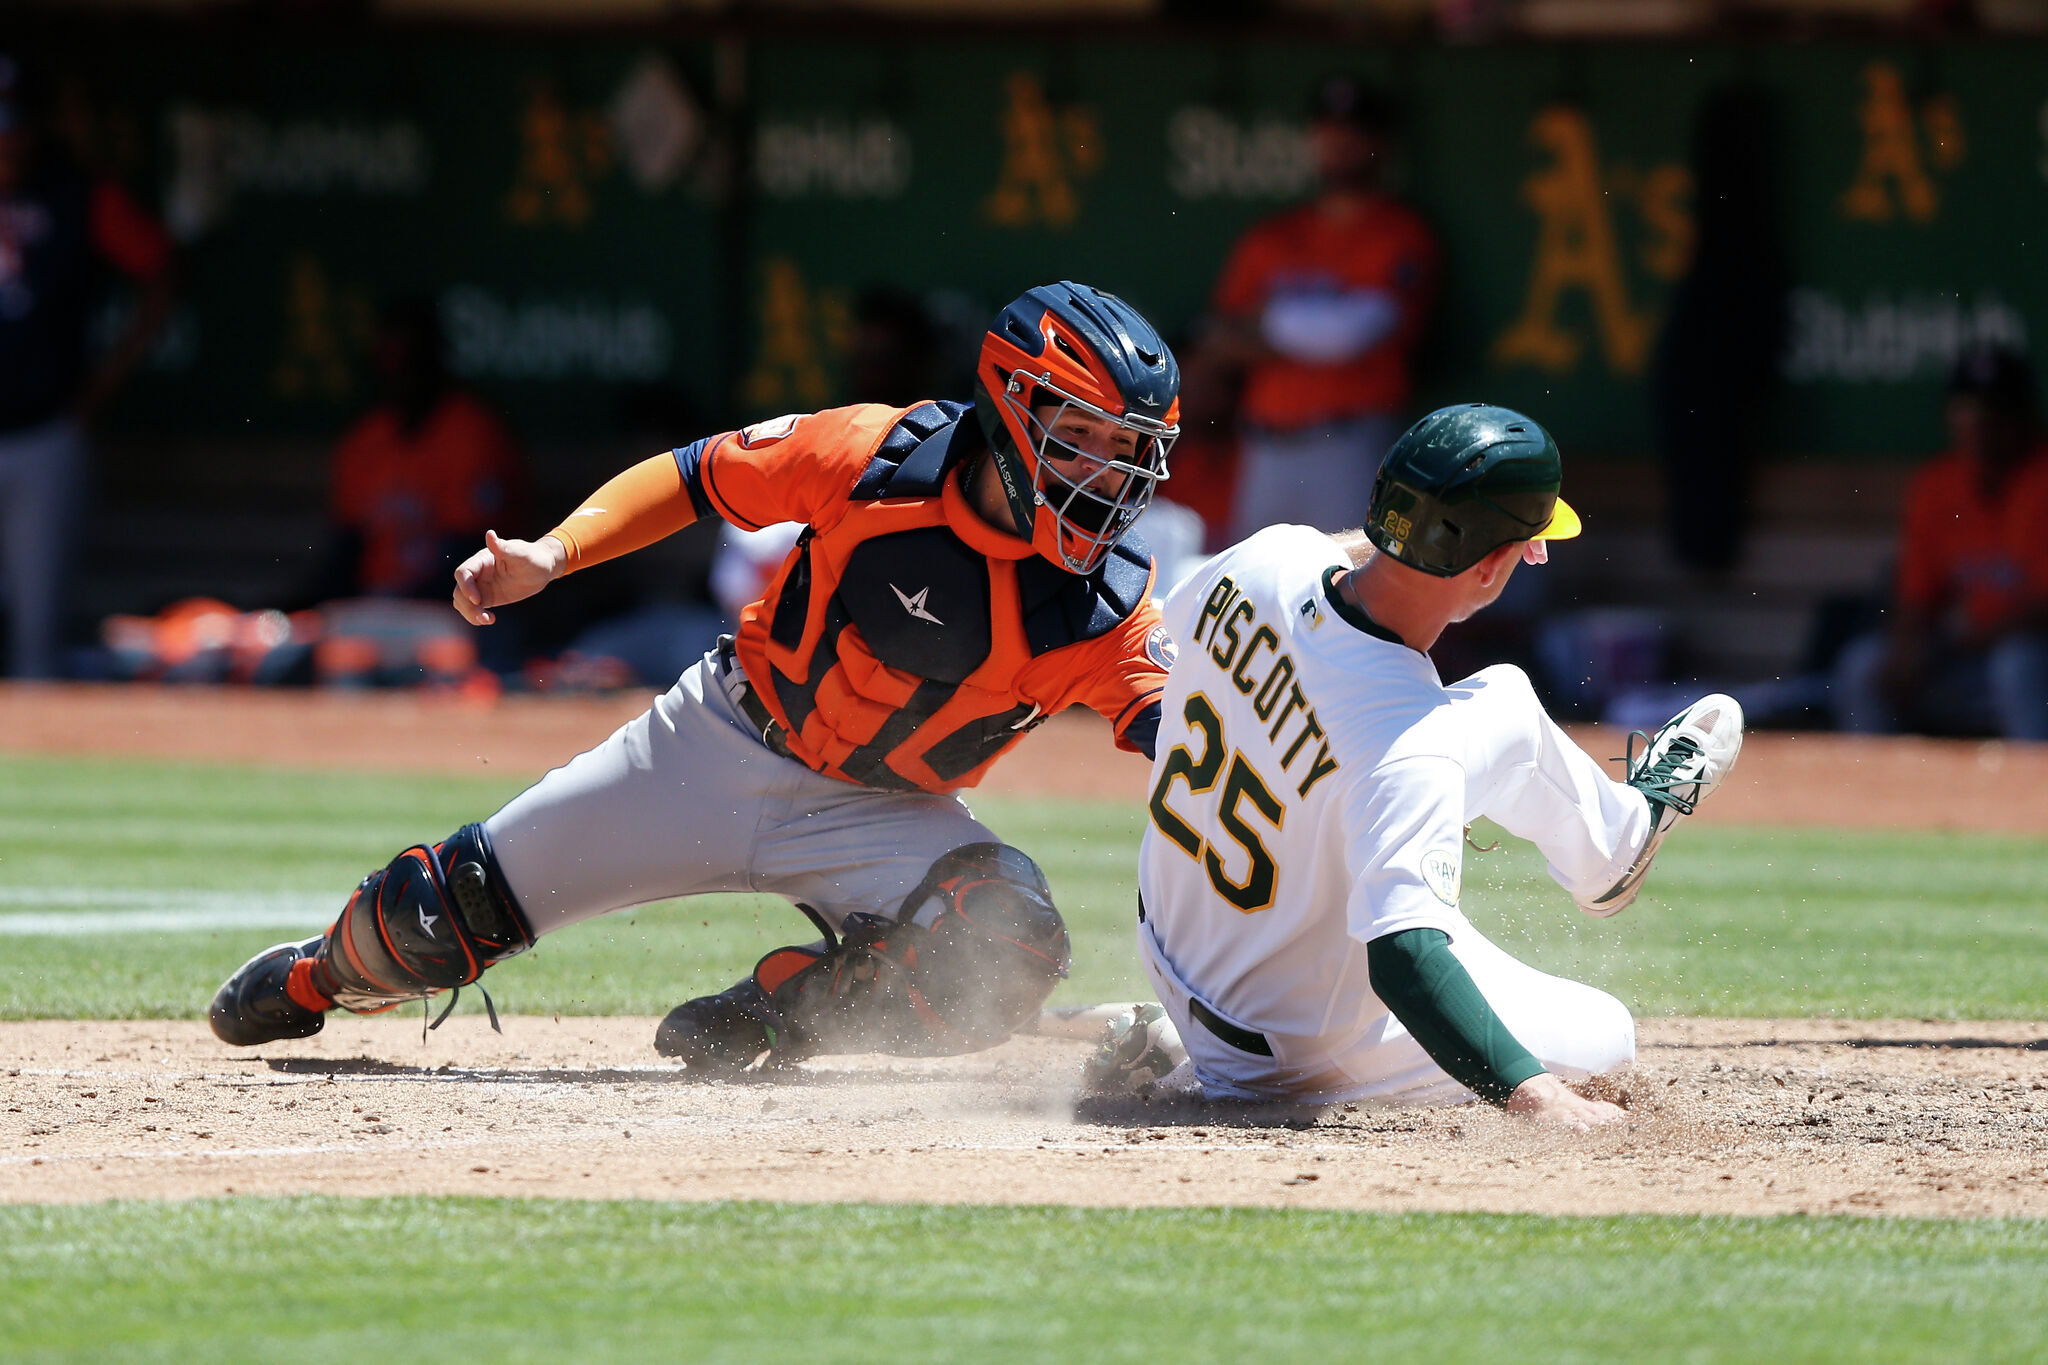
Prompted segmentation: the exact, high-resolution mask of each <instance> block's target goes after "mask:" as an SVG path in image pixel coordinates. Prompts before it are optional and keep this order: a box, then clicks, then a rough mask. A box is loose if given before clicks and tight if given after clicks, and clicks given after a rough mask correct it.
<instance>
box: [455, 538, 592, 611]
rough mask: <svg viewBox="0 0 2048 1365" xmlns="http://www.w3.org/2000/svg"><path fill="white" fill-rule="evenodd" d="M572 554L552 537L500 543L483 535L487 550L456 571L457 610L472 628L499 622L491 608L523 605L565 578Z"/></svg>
mask: <svg viewBox="0 0 2048 1365" xmlns="http://www.w3.org/2000/svg"><path fill="white" fill-rule="evenodd" d="M568 559H569V552H568V550H566V549H565V548H563V546H562V542H561V541H559V540H556V539H555V538H554V537H553V536H542V537H541V538H540V539H539V540H500V539H499V538H498V533H497V532H496V531H486V532H484V547H483V549H481V550H478V551H477V552H476V553H475V554H473V555H471V556H470V557H469V558H468V559H465V560H463V561H462V563H461V564H459V565H457V566H456V569H455V599H454V600H455V610H457V611H459V612H461V613H462V619H463V620H465V621H467V622H469V623H470V624H471V625H473V626H487V625H490V624H491V623H492V622H493V621H495V620H497V619H498V614H497V613H496V612H494V611H492V610H491V608H492V607H502V606H504V605H505V604H506V603H508V602H521V601H524V600H525V599H527V598H529V597H531V596H533V595H534V594H535V593H537V592H539V591H540V590H541V589H542V588H545V587H546V586H547V585H548V584H550V583H552V582H554V581H555V580H556V579H557V578H560V577H561V576H562V566H563V565H564V564H565V563H567V562H568Z"/></svg>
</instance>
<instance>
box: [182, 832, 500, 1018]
mask: <svg viewBox="0 0 2048 1365" xmlns="http://www.w3.org/2000/svg"><path fill="white" fill-rule="evenodd" d="M532 946H533V933H532V931H531V930H530V929H529V928H528V926H527V921H526V916H525V915H524V914H523V913H521V911H520V909H519V903H518V901H517V900H516V899H515V898H514V897H513V894H512V889H511V887H510V886H509V885H507V883H506V881H505V877H504V874H503V873H502V872H501V871H500V870H499V868H498V860H497V858H496V857H495V856H494V855H493V853H492V851H491V845H490V840H489V838H488V837H487V836H486V835H485V833H484V827H483V826H482V825H464V826H463V827H462V828H461V829H459V830H457V831H456V832H455V833H454V834H452V835H450V836H449V837H448V838H447V839H445V840H444V841H442V842H441V843H439V844H436V845H434V846H433V847H432V848H429V847H427V846H426V845H424V844H420V845H415V846H414V847H412V848H409V849H407V850H405V852H403V853H401V854H399V855H398V856H397V857H396V858H393V859H392V860H391V862H390V863H389V864H388V865H387V866H385V867H383V868H381V869H379V870H378V871H376V872H373V873H371V874H370V875H369V876H368V877H365V878H364V879H363V883H362V885H360V886H358V887H357V888H356V890H355V894H354V895H352V896H350V897H349V901H348V904H347V905H345V906H343V907H342V911H341V916H340V918H338V919H336V920H335V922H334V924H333V926H332V927H331V928H329V929H328V931H327V932H326V934H324V935H322V936H321V937H319V938H313V939H307V940H306V941H305V942H303V943H284V944H279V945H278V946H277V947H275V948H271V949H269V950H267V951H265V952H262V953H259V954H257V955H256V956H255V957H253V958H251V959H250V960H249V961H248V962H247V963H245V964H243V966H242V968H241V970H240V971H237V972H236V973H235V974H234V975H233V976H231V977H229V978H228V979H227V982H226V984H224V985H223V986H222V987H221V988H220V991H219V992H218V993H217V994H216V995H215V996H214V998H213V1007H212V1009H211V1010H210V1011H209V1012H208V1017H209V1019H210V1021H211V1022H212V1024H213V1031H214V1034H215V1036H216V1037H218V1038H219V1039H220V1040H221V1041H222V1042H224V1043H232V1044H234V1045H236V1046H238V1047H253V1046H255V1045H256V1044H258V1043H268V1042H274V1041H276V1040H278V1039H280V1038H304V1037H307V1036H308V1035H310V1034H314V1033H318V1032H319V1031H320V1027H321V1023H322V1021H323V1016H324V1015H325V1014H326V1012H327V1011H328V1010H330V1009H334V1008H336V1007H339V1008H342V1009H346V1010H351V1011H354V1012H356V1013H359V1014H373V1013H376V1012H377V1011H379V1010H386V1009H390V1008H391V1007H392V1006H394V1005H397V1004H400V1003H402V1002H404V1001H407V1000H421V999H425V998H426V997H427V996H430V995H434V994H437V993H438V992H441V991H444V990H453V989H456V988H457V987H461V986H467V985H469V984H470V983H471V982H473V981H475V980H476V979H477V978H478V977H479V976H481V975H482V974H483V971H484V968H486V967H488V966H490V965H491V964H492V963H494V962H500V961H503V960H504V959H505V958H508V957H511V956H513V955H514V954H517V953H522V952H524V951H526V949H528V948H530V947H532ZM450 1003H451V1004H452V1003H453V1002H452V1001H451V1002H450ZM493 1013H494V1015H495V1011H494V1012H493ZM493 1022H495V1018H494V1020H493Z"/></svg>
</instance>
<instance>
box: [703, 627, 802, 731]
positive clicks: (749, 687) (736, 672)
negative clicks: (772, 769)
mask: <svg viewBox="0 0 2048 1365" xmlns="http://www.w3.org/2000/svg"><path fill="white" fill-rule="evenodd" d="M718 673H719V682H720V684H721V685H723V686H724V688H725V695H726V696H727V697H729V698H731V699H732V704H733V705H734V706H735V707H736V708H738V710H739V713H740V714H741V715H743V716H745V717H746V718H747V724H749V725H751V726H753V727H754V733H755V734H756V735H757V736H759V737H760V740H761V743H762V744H763V745H764V746H765V747H766V748H767V749H768V751H769V752H770V753H773V754H777V755H780V756H781V757H783V758H787V759H790V760H792V761H794V762H798V763H801V762H803V760H802V759H800V758H797V756H796V755H795V754H794V753H792V752H791V751H790V748H789V738H788V736H787V734H786V733H785V732H784V731H783V728H782V726H781V724H780V723H779V722H778V721H777V720H776V719H775V717H774V716H772V715H770V714H769V713H768V708H767V707H766V706H764V705H763V704H762V703H761V698H760V697H759V696H757V695H755V692H754V685H753V684H752V683H750V682H748V681H747V674H746V670H745V669H742V668H741V667H740V666H739V656H738V652H737V651H736V650H735V649H734V648H733V639H732V636H730V635H721V636H719V637H718Z"/></svg>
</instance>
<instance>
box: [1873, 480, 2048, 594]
mask: <svg viewBox="0 0 2048 1365" xmlns="http://www.w3.org/2000/svg"><path fill="white" fill-rule="evenodd" d="M1898 594H1899V604H1900V605H1901V606H1903V607H1907V608H1912V609H1916V610H1921V611H1929V612H1941V611H1946V610H1954V611H1955V612H1956V613H1957V614H1958V615H1959V616H1960V618H1961V620H1962V622H1963V624H1964V625H1965V626H1967V627H1968V628H1970V629H1972V630H1976V631H1987V632H1995V631H1997V630H1999V629H2001V628H2003V627H2005V626H2009V625H2011V624H2013V623H2014V622H2015V621H2016V620H2017V619H2018V617H2019V616H2020V614H2021V613H2022V612H2023V611H2025V610H2026V609H2027V608H2028V607H2030V606H2040V605H2048V445H2044V446H2041V447H2039V448H2037V449H2036V450H2035V451H2034V453H2033V454H2032V455H2030V456H2028V457H2027V459H2026V462H2025V463H2024V464H2022V465H2021V466H2020V468H2018V469H2017V470H2015V471H2013V473H2012V475H2011V477H2010V478H2009V479H2008V480H2007V481H2006V484H2005V486H2004V487H2003V488H2002V489H2000V490H1999V491H1998V492H1997V494H1995V495H1994V496H1993V497H1992V498H1990V499H1986V498H1985V497H1984V495H1983V492H1982V490H1981V489H1980V487H1979V485H1978V481H1977V461H1976V460H1975V458H1974V457H1972V456H1969V455H1965V454H1962V453H1960V452H1955V451H1951V452H1949V453H1948V454H1945V455H1940V456H1937V457H1936V458H1935V459H1933V460H1931V461H1929V462H1928V463H1927V464H1926V465H1925V466H1923V467H1922V468H1921V469H1920V470H1919V472H1918V473H1916V474H1914V476H1913V479H1912V482H1911V483H1909V484H1908V485H1907V486H1906V510H1905V517H1904V524H1903V526H1902V527H1901V543H1900V546H1899V580H1898Z"/></svg>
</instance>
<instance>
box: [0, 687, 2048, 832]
mask: <svg viewBox="0 0 2048 1365" xmlns="http://www.w3.org/2000/svg"><path fill="white" fill-rule="evenodd" d="M649 700H651V698H650V697H649V695H647V694H644V693H633V694H621V695H618V696H611V697H601V698H590V699H563V698H536V697H511V698H506V699H503V700H501V701H499V702H497V703H496V704H495V705H490V706H475V705H469V704H466V703H463V702H461V701H457V700H454V699H448V698H437V697H433V696H428V695H423V694H419V693H390V692H386V693H356V694H346V693H343V694H335V693H309V692H280V691H262V690H249V689H239V688H163V687H114V686H92V685H80V684H71V685H58V686H47V685H46V686H34V685H29V686H24V685H21V684H14V685H7V684H0V751H13V752H21V753H96V754H119V755H130V756H138V757H143V756H150V757H164V758H186V759H194V760H203V761H209V762H250V763H271V764H279V765H288V766H305V767H335V768H348V769H353V770H358V771H372V772H418V771H430V772H440V773H455V774H470V773H495V774H503V775H508V776H511V777H514V778H527V779H530V778H534V777H538V776H539V775H540V774H541V773H543V772H545V771H547V770H548V769H549V768H552V767H554V766H556V765H557V764H560V763H564V762H567V761H568V759H569V758H570V757H572V756H573V755H575V754H576V753H578V752H580V751H581V750H583V749H586V748H588V747H590V746H591V745H592V744H595V743H597V742H598V741H599V740H601V739H603V738H604V737H605V736H606V735H607V734H609V733H611V731H612V730H613V729H614V728H616V727H617V726H618V725H620V724H622V723H623V722H625V721H627V720H630V719H631V718H632V717H634V716H636V715H638V714H639V713H640V712H641V711H642V710H644V709H645V708H646V706H647V704H648V702H649ZM1574 734H1575V735H1576V737H1577V738H1578V740H1579V742H1580V743H1581V744H1583V745H1585V746H1586V748H1587V749H1588V751H1589V752H1591V753H1593V754H1596V755H1598V756H1600V757H1602V758H1605V757H1608V756H1610V755H1613V754H1619V753H1620V752H1621V751H1622V747H1623V736H1621V735H1620V734H1618V733H1616V732H1614V731H1608V730H1601V729H1598V728H1591V727H1588V728H1583V729H1579V730H1576V731H1574ZM1147 773H1148V765H1147V764H1146V762H1145V760H1144V759H1142V758H1139V757H1137V756H1136V755H1134V754H1126V753H1119V752H1118V751H1116V750H1115V749H1114V748H1113V747H1112V746H1111V745H1110V742H1109V737H1108V731H1107V727H1106V726H1105V725H1104V723H1103V722H1102V721H1101V720H1100V719H1098V718H1097V717H1095V716H1093V715H1092V714H1088V713H1084V712H1077V711H1069V712H1067V713H1065V714H1063V715H1061V716H1058V717H1056V718H1055V719H1054V720H1053V721H1052V722H1051V723H1050V724H1048V725H1044V726H1041V727H1040V728H1039V729H1038V730H1037V731H1036V732H1034V733H1033V734H1032V735H1031V737H1030V738H1029V739H1027V740H1025V742H1024V743H1023V744H1022V745H1020V746H1019V747H1018V750H1017V752H1015V753H1013V754H1011V755H1009V756H1008V757H1007V758H1005V759H1004V760H1003V761H1002V762H1001V763H999V764H997V765H996V767H995V769H994V771H993V772H992V773H991V775H990V777H989V780H988V781H987V782H986V783H985V784H984V785H983V786H982V788H981V790H982V791H985V792H996V793H1014V794H1020V795H1022V794H1029V795H1051V796H1065V795H1077V794H1078V795H1087V796H1094V797H1101V798H1105V799H1111V800H1122V799H1133V798H1138V797H1142V796H1143V795H1144V792H1145V785H1146V778H1147ZM1698 818H1699V819H1701V820H1704V821H1709V822H1714V823H1722V822H1727V823H1738V824H1761V825H1855V826H1866V827H1878V828H1887V829H1957V830H2006V831H2010V832H2016V833H2030V834H2048V745H2030V744H2003V743H1995V742H1992V743H1979V742H1974V741H1958V740H1924V739H1862V738H1850V737H1846V736H1840V735H1795V734H1758V735H1752V736H1750V738H1749V740H1748V742H1747V744H1746V746H1745V748H1744V751H1743V756H1742V763H1741V766H1740V767H1738V768H1737V769H1736V770H1735V773H1734V775H1733V776H1732V777H1730V778H1729V780H1728V782H1727V784H1726V785H1725V786H1724V787H1723V788H1722V789H1721V791H1720V792H1718V793H1716V795H1715V797H1714V800H1713V802H1712V803H1711V804H1710V805H1707V806H1704V807H1702V808H1701V811H1700V815H1699V817H1698Z"/></svg>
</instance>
